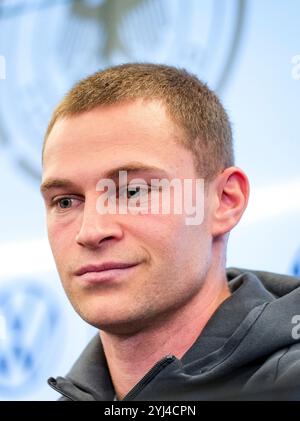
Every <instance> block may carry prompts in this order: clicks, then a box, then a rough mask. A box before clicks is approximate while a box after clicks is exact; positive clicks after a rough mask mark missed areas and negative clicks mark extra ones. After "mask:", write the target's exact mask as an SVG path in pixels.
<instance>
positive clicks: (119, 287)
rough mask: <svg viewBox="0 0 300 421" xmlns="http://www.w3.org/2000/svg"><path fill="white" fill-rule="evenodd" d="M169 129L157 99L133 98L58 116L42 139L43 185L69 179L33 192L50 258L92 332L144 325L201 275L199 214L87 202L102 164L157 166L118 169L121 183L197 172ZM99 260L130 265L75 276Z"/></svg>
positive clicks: (176, 304) (206, 237)
mask: <svg viewBox="0 0 300 421" xmlns="http://www.w3.org/2000/svg"><path fill="white" fill-rule="evenodd" d="M179 136H182V133H180V130H179V129H178V128H177V127H175V125H174V124H173V123H172V122H171V120H170V119H169V117H168V116H167V114H166V112H165V109H164V107H163V106H162V105H161V104H160V103H158V102H155V101H153V102H145V101H136V102H131V103H126V104H117V105H112V106H107V107H101V108H97V109H94V110H92V111H89V112H85V113H82V114H79V115H78V116H75V117H71V118H67V119H63V120H59V121H58V122H57V123H56V124H55V126H54V128H53V130H52V131H51V133H50V135H49V137H48V139H47V145H46V148H45V152H44V167H43V182H44V183H45V182H48V181H49V180H50V179H64V180H69V181H70V182H71V183H72V184H71V185H70V186H65V187H64V186H61V187H59V186H56V187H52V188H49V189H47V190H46V191H44V192H43V195H44V198H45V203H46V209H47V225H48V235H49V241H50V245H51V248H52V252H53V255H54V259H55V262H56V265H57V269H58V272H59V275H60V278H61V280H62V283H63V286H64V289H65V291H66V293H67V295H68V297H69V299H70V301H71V303H72V305H73V306H74V308H75V310H76V311H77V312H78V313H79V314H80V315H81V317H82V318H83V319H84V320H86V321H87V322H88V323H90V324H92V325H94V326H97V327H98V328H100V329H102V330H106V331H111V332H119V333H129V332H134V331H137V330H139V329H141V328H142V327H143V326H146V325H147V324H148V323H151V324H153V323H155V321H159V320H161V319H163V318H165V317H167V316H169V315H170V314H172V312H173V311H175V310H178V309H179V308H180V307H182V306H184V305H186V304H187V303H188V302H189V300H191V299H192V298H193V297H194V296H195V295H196V294H197V293H199V291H200V289H201V286H202V284H203V281H204V280H205V277H206V274H207V272H208V269H209V266H210V260H211V256H210V254H211V241H212V240H211V235H210V233H209V228H208V222H207V217H206V215H205V218H204V222H203V223H202V224H201V225H187V224H186V222H185V220H186V218H185V217H186V215H184V214H174V213H171V214H161V213H159V214H151V213H148V214H137V215H136V214H131V213H127V214H119V213H116V214H105V215H104V214H100V213H99V212H98V211H97V209H96V203H97V199H98V198H99V195H100V193H99V191H97V190H96V185H97V183H98V182H99V180H101V179H103V178H107V174H108V173H109V171H111V170H112V169H116V168H120V169H126V168H127V167H128V166H130V167H134V166H135V165H136V164H137V163H139V164H143V165H144V166H149V167H156V168H160V169H161V171H159V170H157V169H155V170H151V171H150V172H149V171H147V170H145V169H144V170H143V169H142V170H138V171H133V172H131V171H128V174H127V178H128V181H130V180H132V179H133V178H137V177H138V178H142V179H144V180H145V181H146V182H147V183H149V184H150V180H151V179H153V178H158V179H161V178H166V177H168V178H169V179H170V180H172V179H174V178H177V179H181V180H183V179H196V178H199V176H198V175H197V174H196V172H195V169H194V161H193V155H192V153H191V152H190V151H189V150H187V149H185V148H184V147H183V146H181V145H179V144H178V141H176V138H178V137H179ZM116 181H117V180H116ZM56 184H57V183H56ZM64 197H65V199H63V200H61V201H60V202H58V199H61V198H64ZM53 200H54V201H55V200H56V203H54V204H52V205H51V201H53ZM206 209H207V206H206V205H205V210H206ZM105 262H118V263H120V262H121V263H125V264H132V265H133V264H135V266H132V267H129V268H127V269H119V270H111V271H107V272H106V274H107V275H105V276H104V277H102V278H101V279H100V280H99V279H98V278H97V277H96V278H95V279H93V275H91V276H90V277H88V278H86V277H85V276H80V275H78V270H79V269H80V268H82V267H84V266H86V265H90V264H91V265H95V264H96V265H97V264H102V263H105ZM103 273H104V272H102V274H103Z"/></svg>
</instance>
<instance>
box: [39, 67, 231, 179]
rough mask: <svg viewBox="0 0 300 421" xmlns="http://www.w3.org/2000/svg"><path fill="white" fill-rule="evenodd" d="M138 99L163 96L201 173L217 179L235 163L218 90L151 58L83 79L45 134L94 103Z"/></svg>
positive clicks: (90, 108) (62, 104)
mask: <svg viewBox="0 0 300 421" xmlns="http://www.w3.org/2000/svg"><path fill="white" fill-rule="evenodd" d="M138 99H145V100H159V101H161V102H162V104H163V105H164V106H165V109H166V112H167V114H168V116H169V117H170V119H171V120H172V122H173V123H175V125H176V126H178V127H180V128H181V129H182V130H183V133H182V134H183V135H182V136H180V137H179V141H180V143H181V144H182V145H183V146H185V147H186V148H187V149H189V150H191V152H192V153H193V156H194V163H195V168H196V171H197V173H198V174H199V175H200V176H201V177H203V178H205V179H213V178H214V177H215V176H216V175H217V174H218V173H219V172H220V171H222V170H224V169H225V168H227V167H230V166H232V165H233V164H234V152H233V141H232V130H231V125H230V121H229V118H228V115H227V113H226V111H225V109H224V108H223V106H222V104H221V102H220V100H219V99H218V97H217V95H216V94H215V93H214V92H213V91H212V90H210V89H209V88H208V86H207V85H206V84H205V83H203V82H201V81H200V80H199V79H198V78H197V77H196V76H195V75H193V74H191V73H189V72H187V71H186V70H185V69H178V68H175V67H172V66H167V65H161V64H152V63H127V64H122V65H118V66H114V67H110V68H107V69H105V70H102V71H98V72H96V73H94V74H93V75H91V76H89V77H87V78H85V79H83V80H81V81H79V82H78V83H77V84H75V86H74V87H73V88H72V89H71V90H70V91H69V92H68V93H67V94H66V95H65V97H64V98H63V99H62V101H61V102H60V103H59V104H58V106H57V107H56V109H55V110H54V112H53V115H52V118H51V120H50V123H49V125H48V128H47V131H46V135H45V140H44V145H43V153H44V149H45V144H46V140H47V137H48V136H49V134H50V132H51V130H52V128H53V126H54V125H55V123H56V122H57V120H59V119H62V118H68V117H73V116H76V115H78V114H80V113H84V112H86V111H90V110H92V109H94V108H97V107H101V106H105V105H112V104H117V103H122V102H128V101H134V100H138Z"/></svg>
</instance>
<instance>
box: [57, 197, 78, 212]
mask: <svg viewBox="0 0 300 421" xmlns="http://www.w3.org/2000/svg"><path fill="white" fill-rule="evenodd" d="M76 202H80V200H79V199H76V198H74V197H68V196H65V197H59V198H56V199H53V200H52V206H54V207H55V208H56V210H57V211H58V212H63V211H64V210H67V209H70V208H72V207H74V205H75V204H76Z"/></svg>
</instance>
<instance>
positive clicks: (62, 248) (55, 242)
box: [47, 218, 74, 264]
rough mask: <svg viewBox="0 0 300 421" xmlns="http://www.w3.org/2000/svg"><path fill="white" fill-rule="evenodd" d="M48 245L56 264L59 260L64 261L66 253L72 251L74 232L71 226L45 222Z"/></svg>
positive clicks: (49, 220) (50, 221)
mask: <svg viewBox="0 0 300 421" xmlns="http://www.w3.org/2000/svg"><path fill="white" fill-rule="evenodd" d="M47 230H48V239H49V244H50V247H51V250H52V253H53V256H54V259H55V261H56V263H57V264H59V262H60V259H61V260H65V259H66V257H67V254H68V251H70V250H71V249H72V245H73V244H74V230H73V228H72V225H70V224H69V225H66V224H64V223H63V222H57V221H55V222H54V221H53V220H51V218H49V219H48V221H47Z"/></svg>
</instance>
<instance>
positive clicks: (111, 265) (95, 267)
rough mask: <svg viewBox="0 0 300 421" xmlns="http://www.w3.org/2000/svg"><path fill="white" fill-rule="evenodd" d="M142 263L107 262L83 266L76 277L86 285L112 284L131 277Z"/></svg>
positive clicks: (76, 273)
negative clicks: (127, 276) (123, 277)
mask: <svg viewBox="0 0 300 421" xmlns="http://www.w3.org/2000/svg"><path fill="white" fill-rule="evenodd" d="M139 264H140V263H123V262H105V263H102V264H91V265H87V266H83V267H82V268H80V269H79V270H77V271H76V272H75V275H76V276H77V277H79V279H80V280H81V281H83V282H85V283H91V284H97V283H105V282H111V281H113V280H117V279H118V278H120V277H122V276H124V275H129V274H130V272H131V271H132V270H133V269H134V268H135V267H136V266H138V265H139Z"/></svg>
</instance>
